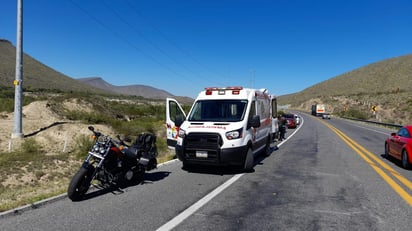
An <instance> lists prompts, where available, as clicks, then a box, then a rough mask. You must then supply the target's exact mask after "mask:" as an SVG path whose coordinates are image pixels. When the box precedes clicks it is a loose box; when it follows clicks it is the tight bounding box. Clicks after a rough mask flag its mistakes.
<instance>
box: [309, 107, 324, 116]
mask: <svg viewBox="0 0 412 231" xmlns="http://www.w3.org/2000/svg"><path fill="white" fill-rule="evenodd" d="M324 113H326V109H325V105H324V104H314V105H312V115H314V116H322V115H323V114H324Z"/></svg>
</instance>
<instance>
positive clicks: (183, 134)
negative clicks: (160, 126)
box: [177, 129, 185, 139]
mask: <svg viewBox="0 0 412 231" xmlns="http://www.w3.org/2000/svg"><path fill="white" fill-rule="evenodd" d="M177 135H178V136H179V137H180V138H182V139H183V138H185V130H183V129H179V133H177Z"/></svg>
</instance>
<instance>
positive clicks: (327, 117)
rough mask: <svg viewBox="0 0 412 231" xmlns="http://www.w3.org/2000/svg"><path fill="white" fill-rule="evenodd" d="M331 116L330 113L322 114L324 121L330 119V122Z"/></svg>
mask: <svg viewBox="0 0 412 231" xmlns="http://www.w3.org/2000/svg"><path fill="white" fill-rule="evenodd" d="M330 117H331V116H330V114H329V113H323V114H322V119H328V120H330Z"/></svg>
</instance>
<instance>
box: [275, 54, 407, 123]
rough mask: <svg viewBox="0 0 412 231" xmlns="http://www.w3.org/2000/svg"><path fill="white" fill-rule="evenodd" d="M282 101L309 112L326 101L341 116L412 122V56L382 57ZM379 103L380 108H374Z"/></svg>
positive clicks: (331, 109)
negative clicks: (375, 109) (374, 109)
mask: <svg viewBox="0 0 412 231" xmlns="http://www.w3.org/2000/svg"><path fill="white" fill-rule="evenodd" d="M279 103H280V104H283V105H290V106H291V107H293V108H298V109H301V110H305V111H309V110H310V107H311V105H312V104H315V103H324V104H326V106H327V108H328V110H329V111H330V112H332V113H335V114H338V115H348V116H351V115H353V114H356V115H357V116H361V117H364V118H365V119H369V120H377V121H379V122H387V123H396V124H407V123H412V55H405V56H400V57H396V58H391V59H386V60H382V61H380V62H376V63H372V64H369V65H367V66H364V67H361V68H358V69H355V70H352V71H350V72H347V73H344V74H342V75H339V76H336V77H334V78H331V79H329V80H327V81H324V82H321V83H318V84H316V85H314V86H311V87H308V88H306V89H305V90H303V91H301V92H298V93H295V94H290V95H284V96H281V97H279ZM372 106H376V108H377V111H376V112H373V111H372V110H371V108H372Z"/></svg>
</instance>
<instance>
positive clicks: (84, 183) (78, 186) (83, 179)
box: [67, 167, 94, 201]
mask: <svg viewBox="0 0 412 231" xmlns="http://www.w3.org/2000/svg"><path fill="white" fill-rule="evenodd" d="M93 172H94V168H92V167H89V168H85V167H81V168H80V169H79V171H77V173H76V174H75V175H74V176H73V178H72V180H71V182H70V184H69V188H68V189H67V196H68V197H69V198H70V200H72V201H77V200H79V199H81V198H82V197H83V196H84V195H85V194H86V192H87V190H89V188H90V184H91V181H92V178H93V177H92V175H93Z"/></svg>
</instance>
